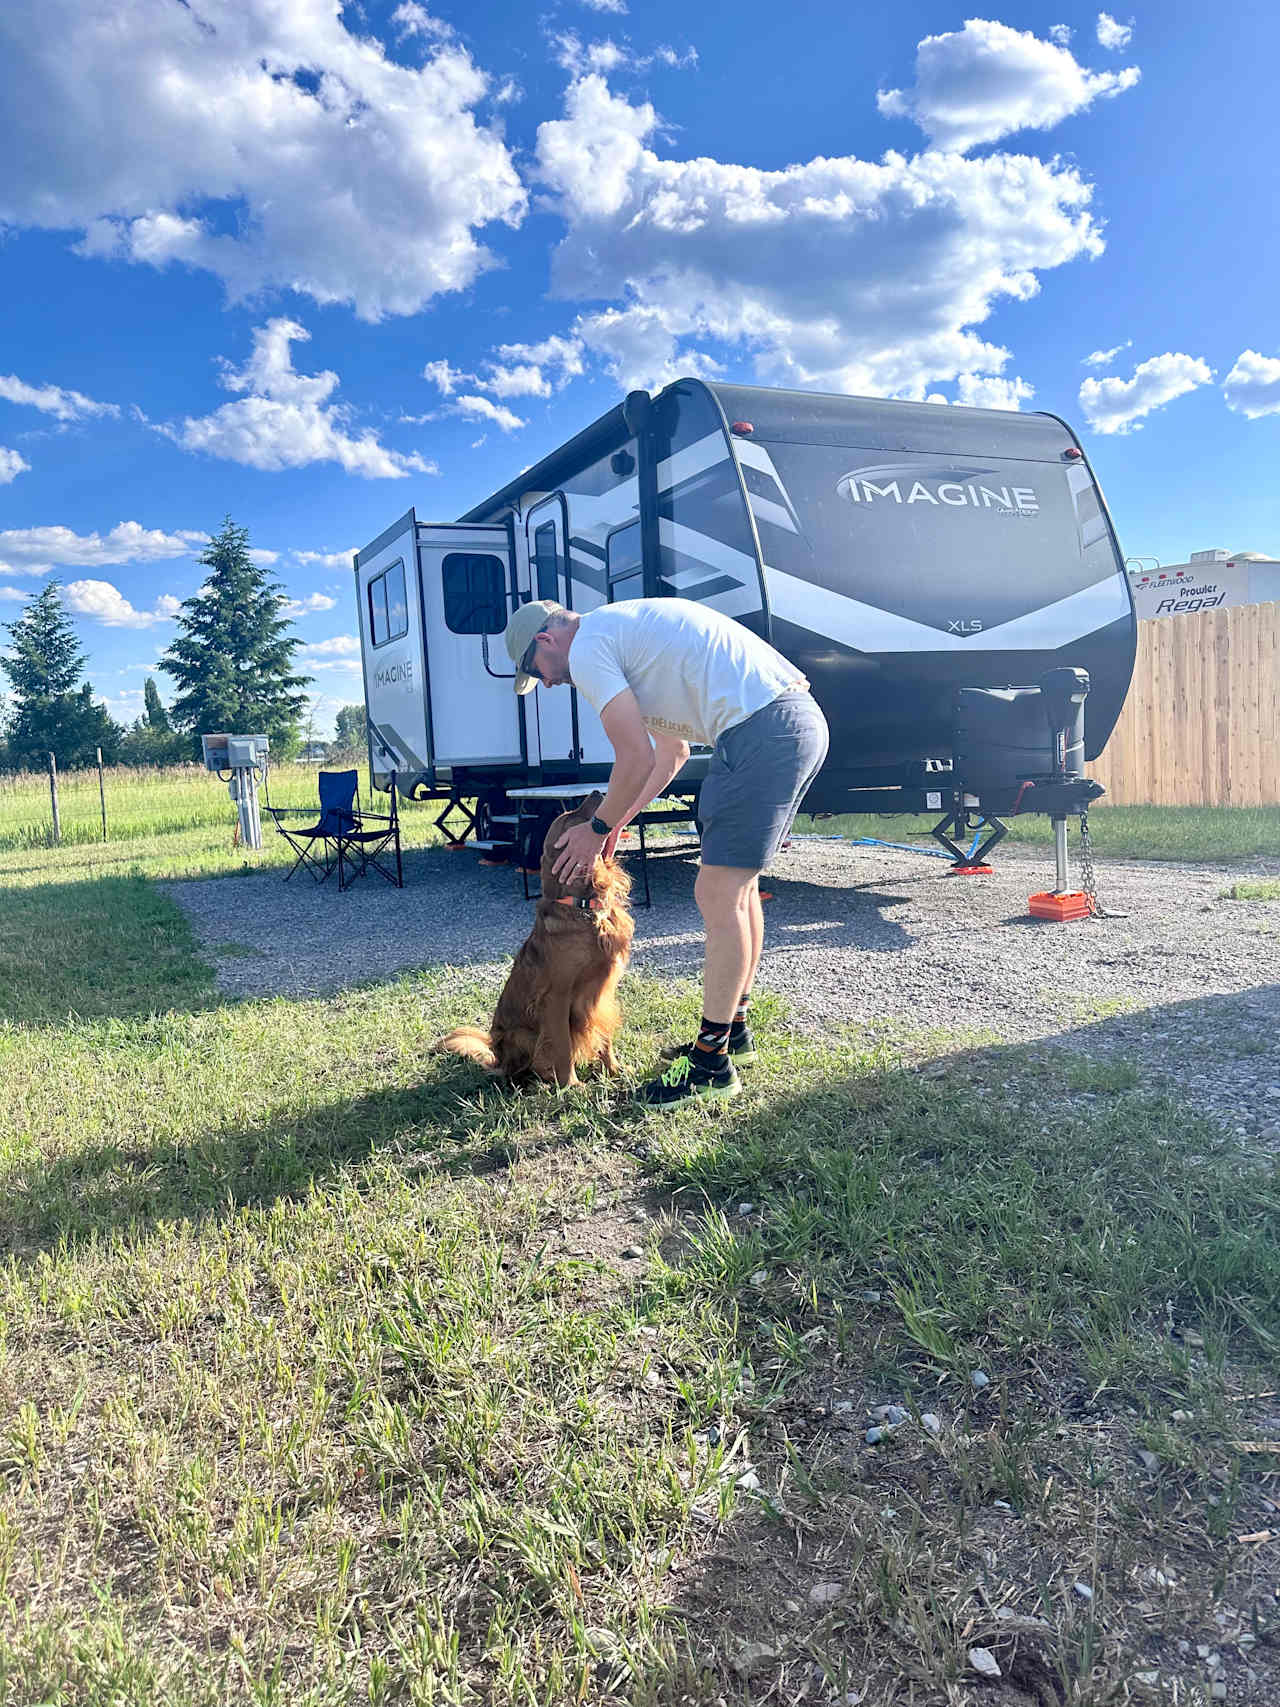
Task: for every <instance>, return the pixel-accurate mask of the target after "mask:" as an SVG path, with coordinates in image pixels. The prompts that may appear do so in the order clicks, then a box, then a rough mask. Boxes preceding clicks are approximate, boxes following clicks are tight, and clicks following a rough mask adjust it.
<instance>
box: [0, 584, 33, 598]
mask: <svg viewBox="0 0 1280 1707" xmlns="http://www.w3.org/2000/svg"><path fill="white" fill-rule="evenodd" d="M30 596H31V595H30V594H29V593H24V592H23V590H22V588H21V587H0V599H25V598H29V597H30Z"/></svg>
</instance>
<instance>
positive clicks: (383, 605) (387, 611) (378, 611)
mask: <svg viewBox="0 0 1280 1707" xmlns="http://www.w3.org/2000/svg"><path fill="white" fill-rule="evenodd" d="M408 631H409V605H408V601H407V599H406V598H405V591H404V559H403V558H399V559H398V560H397V561H396V562H395V563H393V564H392V565H391V567H390V568H389V569H384V570H383V571H382V573H381V575H375V576H374V578H373V580H372V581H370V583H369V636H370V638H371V639H372V641H373V644H374V645H375V646H385V645H386V643H387V641H388V640H399V638H400V636H401V635H402V634H407V633H408Z"/></svg>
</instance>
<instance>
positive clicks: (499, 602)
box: [440, 551, 507, 634]
mask: <svg viewBox="0 0 1280 1707" xmlns="http://www.w3.org/2000/svg"><path fill="white" fill-rule="evenodd" d="M440 577H441V581H442V584H443V589H444V620H445V626H446V627H447V628H449V629H451V630H452V632H453V633H454V634H501V633H502V631H503V629H504V628H505V627H506V626H507V585H506V583H507V566H506V563H505V562H504V560H503V559H502V558H501V557H491V556H489V555H488V554H487V553H485V552H479V551H451V552H449V553H448V554H447V556H446V557H445V559H444V562H443V563H442V564H441V565H440Z"/></svg>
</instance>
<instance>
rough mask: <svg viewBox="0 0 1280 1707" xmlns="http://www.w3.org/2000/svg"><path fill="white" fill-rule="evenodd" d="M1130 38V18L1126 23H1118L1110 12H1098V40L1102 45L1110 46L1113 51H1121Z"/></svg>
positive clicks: (1131, 35) (1131, 20) (1131, 32)
mask: <svg viewBox="0 0 1280 1707" xmlns="http://www.w3.org/2000/svg"><path fill="white" fill-rule="evenodd" d="M1132 40H1133V19H1132V18H1130V20H1129V22H1128V23H1127V24H1118V23H1117V22H1116V21H1115V19H1114V18H1113V17H1112V16H1111V14H1110V12H1099V13H1098V41H1099V42H1100V43H1101V45H1102V46H1103V47H1107V48H1110V49H1111V50H1112V52H1113V53H1121V52H1123V50H1124V49H1125V48H1127V47H1128V45H1129V43H1130V42H1131V41H1132Z"/></svg>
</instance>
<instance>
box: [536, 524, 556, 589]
mask: <svg viewBox="0 0 1280 1707" xmlns="http://www.w3.org/2000/svg"><path fill="white" fill-rule="evenodd" d="M533 562H534V568H535V569H536V571H537V580H538V597H539V598H540V599H555V601H556V602H557V604H558V603H560V558H559V554H558V553H557V551H556V524H555V523H554V522H543V524H542V526H541V527H540V528H535V529H534V534H533Z"/></svg>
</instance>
